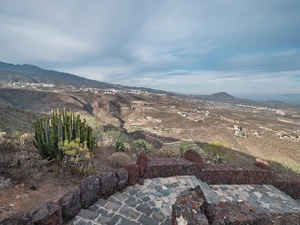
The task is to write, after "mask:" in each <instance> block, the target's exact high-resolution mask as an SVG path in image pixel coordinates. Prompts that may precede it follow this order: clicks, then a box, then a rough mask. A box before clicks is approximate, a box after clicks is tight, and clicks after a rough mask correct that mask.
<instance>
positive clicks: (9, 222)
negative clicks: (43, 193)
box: [0, 213, 33, 225]
mask: <svg viewBox="0 0 300 225" xmlns="http://www.w3.org/2000/svg"><path fill="white" fill-rule="evenodd" d="M0 224H1V225H33V217H32V215H31V213H19V214H16V215H14V216H12V217H9V218H6V219H5V220H3V221H2V222H1V223H0Z"/></svg>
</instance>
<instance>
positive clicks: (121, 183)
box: [116, 168, 128, 191]
mask: <svg viewBox="0 0 300 225" xmlns="http://www.w3.org/2000/svg"><path fill="white" fill-rule="evenodd" d="M116 177H117V180H118V181H117V186H116V189H117V191H121V190H123V189H124V188H125V187H126V186H127V184H128V172H127V170H125V169H124V168H120V169H117V170H116Z"/></svg>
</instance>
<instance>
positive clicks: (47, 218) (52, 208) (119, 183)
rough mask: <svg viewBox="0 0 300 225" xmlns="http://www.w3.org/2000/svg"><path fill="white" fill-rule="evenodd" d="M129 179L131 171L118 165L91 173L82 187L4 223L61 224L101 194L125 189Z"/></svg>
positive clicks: (106, 195) (23, 224) (2, 223)
mask: <svg viewBox="0 0 300 225" xmlns="http://www.w3.org/2000/svg"><path fill="white" fill-rule="evenodd" d="M127 183H128V172H127V171H126V170H125V169H124V168H122V169H116V170H114V171H111V172H107V173H103V174H100V175H94V176H89V177H87V178H85V179H83V180H82V181H81V182H80V185H79V188H77V189H74V190H71V191H69V192H67V193H66V194H65V195H64V196H62V197H61V199H60V200H59V201H58V202H47V203H45V204H44V205H43V206H41V207H40V208H39V209H38V210H37V211H35V212H34V213H19V214H16V215H13V216H11V217H8V218H6V219H5V220H3V221H2V222H0V224H1V225H21V224H22V225H33V224H35V225H60V224H63V223H64V222H67V221H69V220H71V219H72V218H73V217H75V216H76V215H77V213H78V212H79V211H80V209H81V208H88V207H89V206H90V205H92V204H93V203H95V202H96V201H97V200H98V199H99V198H107V197H108V196H110V195H112V194H113V193H114V192H115V191H121V190H123V189H124V188H125V187H126V186H127Z"/></svg>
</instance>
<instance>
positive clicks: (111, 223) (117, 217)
mask: <svg viewBox="0 0 300 225" xmlns="http://www.w3.org/2000/svg"><path fill="white" fill-rule="evenodd" d="M111 218H112V219H111V220H110V221H109V222H108V223H107V225H116V224H117V223H118V222H119V220H120V219H121V218H123V217H122V216H120V215H115V216H112V217H111Z"/></svg>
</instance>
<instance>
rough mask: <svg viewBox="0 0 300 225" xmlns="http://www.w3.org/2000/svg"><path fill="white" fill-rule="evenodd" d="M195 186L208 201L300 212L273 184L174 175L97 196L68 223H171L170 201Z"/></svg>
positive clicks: (297, 203)
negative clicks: (208, 181)
mask: <svg viewBox="0 0 300 225" xmlns="http://www.w3.org/2000/svg"><path fill="white" fill-rule="evenodd" d="M196 186H198V187H199V188H201V190H203V192H204V196H205V198H206V199H207V200H208V201H210V202H211V203H212V202H217V203H219V201H220V200H225V201H227V202H229V203H230V202H231V201H233V202H239V203H240V202H243V201H245V202H248V203H249V204H250V205H251V206H252V207H254V208H255V209H256V210H257V211H258V212H259V213H267V214H270V213H278V212H281V213H283V212H287V213H290V212H300V204H299V202H297V201H295V200H294V199H292V198H291V197H290V196H288V195H286V194H284V193H282V192H280V191H279V190H278V189H277V188H275V187H273V186H272V185H211V186H209V185H207V184H206V183H205V182H201V181H200V180H198V179H197V178H196V177H195V176H176V177H169V178H155V179H146V180H145V181H144V185H138V184H136V185H133V186H129V187H126V188H125V189H124V190H123V191H122V193H121V192H116V193H115V194H114V195H112V196H111V197H109V198H108V200H105V199H99V200H98V201H97V202H96V203H95V204H94V205H92V206H90V207H89V210H87V211H89V212H86V213H82V212H81V213H79V214H78V215H77V216H76V217H75V218H74V219H73V220H72V221H71V222H70V224H71V225H77V224H81V225H87V224H93V225H96V224H118V225H139V224H141V225H148V224H149V225H150V224H151V225H155V224H158V225H171V224H172V221H171V212H172V204H174V203H175V201H176V199H177V197H178V196H179V195H180V193H185V192H184V191H186V190H188V189H189V188H190V187H192V188H195V187H196ZM93 218H94V219H93ZM88 220H89V221H88Z"/></svg>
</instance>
